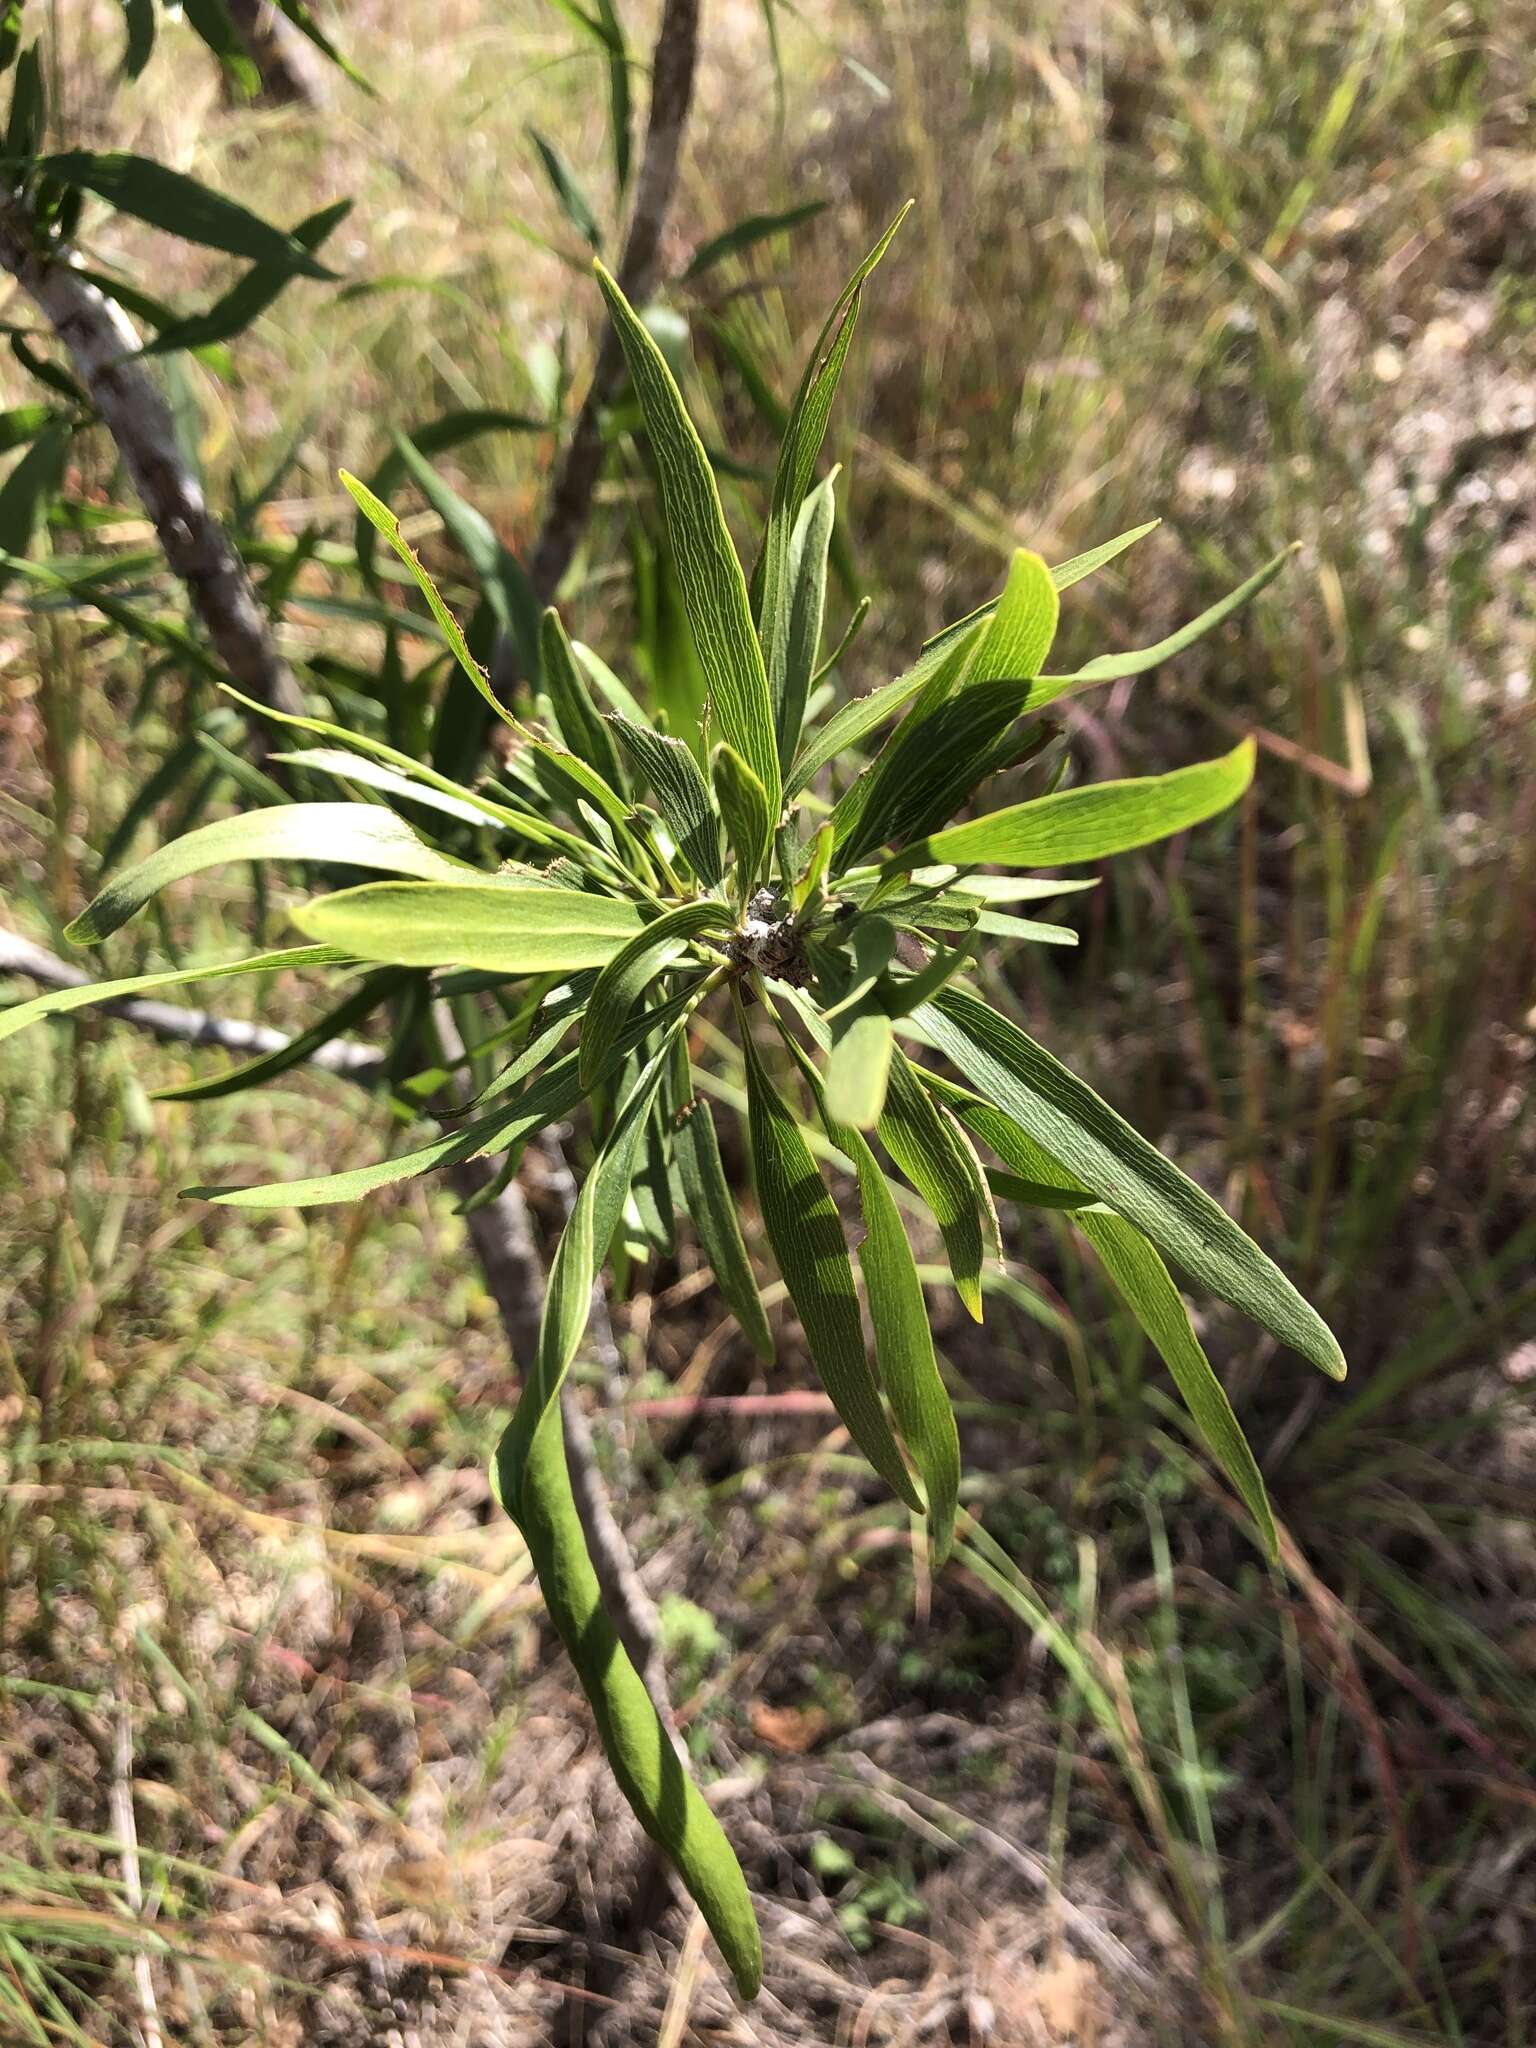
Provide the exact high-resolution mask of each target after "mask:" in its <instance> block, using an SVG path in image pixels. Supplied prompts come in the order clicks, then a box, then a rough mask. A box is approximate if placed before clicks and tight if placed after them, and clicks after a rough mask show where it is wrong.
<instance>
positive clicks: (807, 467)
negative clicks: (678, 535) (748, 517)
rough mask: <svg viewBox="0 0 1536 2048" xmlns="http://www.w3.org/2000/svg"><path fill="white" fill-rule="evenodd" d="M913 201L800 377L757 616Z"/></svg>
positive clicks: (758, 584)
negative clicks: (865, 303)
mask: <svg viewBox="0 0 1536 2048" xmlns="http://www.w3.org/2000/svg"><path fill="white" fill-rule="evenodd" d="M911 206H912V201H911V200H910V199H909V200H908V201H907V204H906V205H905V206H904V207H903V208H902V209H901V211H900V213H898V214H897V216H896V218H895V219H894V220H893V221H892V222H891V224H890V226H889V227H888V228H887V229H886V231H885V233H884V234H883V235H882V236H881V237H880V239H879V241H878V242H876V244H875V246H874V248H873V249H871V250H870V252H869V254H868V255H867V256H866V257H865V258H864V261H863V262H862V263H861V264H860V265H859V267H858V269H857V270H855V271H854V273H853V275H852V277H850V278H849V280H848V282H847V284H845V285H844V286H843V289H842V291H841V292H840V293H839V295H838V299H837V303H836V304H835V305H834V306H833V308H832V311H831V312H830V313H829V314H828V315H827V319H826V324H825V325H824V326H823V328H822V330H821V333H820V334H819V335H818V336H817V338H816V346H815V348H814V349H812V351H811V357H810V361H809V362H808V363H807V364H806V366H805V370H804V372H803V374H802V376H801V378H800V386H799V389H798V390H797V391H796V393H795V397H794V402H793V404H792V405H791V406H790V409H789V421H788V424H787V425H786V427H785V429H784V437H783V440H782V441H781V443H780V445H779V459H778V464H777V467H776V468H775V471H774V477H773V495H772V498H771V500H770V503H769V507H768V524H767V526H766V528H765V529H764V533H763V548H762V553H761V554H760V555H759V557H758V560H757V566H756V567H755V568H754V570H753V572H752V609H753V616H754V617H756V618H757V619H759V620H763V621H767V620H770V619H772V618H774V617H775V616H776V614H777V612H778V610H779V607H780V605H781V604H782V603H783V601H784V598H783V593H784V586H785V584H786V582H787V580H788V568H789V544H790V537H791V535H792V534H793V532H794V529H795V521H796V519H797V518H798V517H799V514H800V504H801V500H802V499H803V498H804V497H805V494H806V492H807V491H808V490H809V489H810V487H811V479H812V477H813V476H814V475H815V474H816V459H817V457H818V455H819V454H820V453H821V444H822V441H823V439H824V437H825V435H826V431H827V420H828V418H829V417H830V415H831V411H832V400H833V399H834V397H835V396H836V395H837V386H838V382H839V379H840V378H841V377H842V374H843V364H844V363H845V362H846V361H847V359H848V350H849V348H850V347H851V346H852V343H853V332H854V329H855V327H856V326H857V325H858V319H859V298H860V293H861V291H862V289H863V286H864V281H865V279H866V278H867V277H868V276H869V274H870V272H871V271H872V270H873V269H874V267H875V265H876V264H877V263H878V262H879V261H880V259H881V257H882V256H883V255H884V254H885V252H886V250H887V249H888V248H889V246H890V242H891V237H892V236H893V235H894V234H895V232H896V230H897V229H898V228H899V227H900V226H901V224H902V222H903V221H904V220H905V219H906V217H907V214H908V212H909V211H910V210H911ZM753 765H754V766H756V763H755V762H754V764H753Z"/></svg>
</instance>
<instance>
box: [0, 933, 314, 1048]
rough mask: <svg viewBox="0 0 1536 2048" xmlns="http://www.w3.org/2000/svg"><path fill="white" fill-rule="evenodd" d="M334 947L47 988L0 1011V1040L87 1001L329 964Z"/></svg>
mask: <svg viewBox="0 0 1536 2048" xmlns="http://www.w3.org/2000/svg"><path fill="white" fill-rule="evenodd" d="M346 957H347V956H346V955H345V954H344V953H338V952H337V951H336V949H335V947H334V946H283V947H280V948H279V949H278V950H277V951H276V952H272V953H255V954H253V955H252V956H251V957H250V958H249V959H248V960H226V961H224V962H222V963H221V964H219V965H217V966H214V967H172V968H167V969H165V970H163V971H161V972H158V973H155V974H130V975H128V976H127V977H126V979H124V980H121V981H91V982H87V983H86V984H85V986H84V987H83V988H56V989H50V990H49V992H48V994H47V995H45V996H34V997H33V998H32V1000H31V1001H30V1002H27V1003H17V1004H15V1005H13V1007H11V1008H10V1009H6V1010H0V1039H6V1038H14V1037H15V1035H16V1033H17V1032H18V1031H25V1030H26V1028H27V1026H28V1025H29V1024H36V1023H39V1022H40V1021H41V1020H42V1019H43V1018H44V1017H62V1016H63V1015H64V1014H65V1013H66V1012H67V1011H69V1010H82V1009H87V1008H89V1007H90V1006H91V1005H92V1004H93V1003H116V1002H122V1001H125V1000H126V999H128V998H130V997H132V996H145V995H150V994H152V993H153V992H154V991H155V990H156V989H162V988H179V987H181V986H182V985H183V984H184V983H186V982H189V981H223V980H226V979H227V978H228V977H229V976H230V975H234V974H276V973H278V972H279V971H280V970H281V969H283V968H287V967H333V966H335V965H336V964H337V963H338V962H339V961H343V960H345V959H346Z"/></svg>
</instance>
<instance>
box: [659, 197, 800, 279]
mask: <svg viewBox="0 0 1536 2048" xmlns="http://www.w3.org/2000/svg"><path fill="white" fill-rule="evenodd" d="M826 207H827V202H826V200H825V199H807V200H804V201H803V202H802V203H801V204H800V205H799V206H789V207H786V208H785V209H784V211H783V212H782V213H749V214H747V215H746V216H745V217H744V218H743V219H741V220H738V221H733V222H732V224H731V225H730V227H728V228H726V229H725V230H724V232H723V233H721V234H718V235H712V236H711V237H710V239H709V240H708V241H707V242H701V243H700V244H699V246H698V248H697V249H695V251H694V252H693V260H692V261H691V262H690V263H689V265H688V268H687V269H686V270H685V271H684V272H683V281H684V283H685V284H691V283H692V282H693V280H694V279H695V278H696V277H702V276H703V275H704V273H705V271H706V270H713V269H714V267H715V265H716V264H717V263H720V262H723V261H724V259H725V258H726V257H727V256H739V255H740V254H741V253H742V251H743V250H744V249H751V248H753V247H755V246H756V244H757V243H759V242H765V241H767V239H768V238H769V236H770V235H780V234H783V233H785V231H786V230H787V229H789V228H797V227H799V226H800V224H801V222H802V221H807V220H814V219H815V217H816V215H817V214H818V213H824V212H825V211H826Z"/></svg>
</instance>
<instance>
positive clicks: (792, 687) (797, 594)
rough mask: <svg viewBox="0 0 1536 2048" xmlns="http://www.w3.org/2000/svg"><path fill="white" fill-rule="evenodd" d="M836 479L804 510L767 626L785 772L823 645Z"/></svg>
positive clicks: (816, 492)
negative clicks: (780, 598)
mask: <svg viewBox="0 0 1536 2048" xmlns="http://www.w3.org/2000/svg"><path fill="white" fill-rule="evenodd" d="M835 481H836V480H835V478H834V477H830V476H829V477H828V478H827V480H826V482H825V483H823V484H821V485H819V486H818V487H817V489H816V490H814V491H812V493H811V495H810V496H809V497H808V498H807V499H806V501H805V503H804V504H803V505H802V506H801V508H800V516H799V518H798V519H797V520H796V521H795V526H794V531H793V533H792V534H791V536H790V544H789V560H788V564H787V573H786V576H785V588H784V598H783V602H782V604H781V606H780V610H779V613H778V614H776V616H775V619H774V620H766V619H765V620H764V622H763V624H764V632H765V646H766V655H767V662H768V688H769V691H770V693H771V695H772V697H773V702H774V707H775V716H776V717H777V720H778V731H779V764H780V766H781V767H782V768H783V769H784V770H785V772H786V773H787V772H788V769H789V764H790V762H791V761H792V760H793V759H794V753H795V749H796V747H798V746H799V744H800V727H801V725H802V724H803V723H804V720H805V704H806V699H807V698H808V697H809V695H810V692H811V678H812V676H813V675H814V674H815V672H816V655H817V651H818V649H819V648H820V646H821V627H822V619H823V616H824V614H825V611H826V603H827V550H828V548H829V547H830V546H831V544H832V524H833V520H834V518H835V517H836V512H837V500H836V498H835V496H834V486H835Z"/></svg>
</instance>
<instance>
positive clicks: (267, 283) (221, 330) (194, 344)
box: [143, 199, 352, 356]
mask: <svg viewBox="0 0 1536 2048" xmlns="http://www.w3.org/2000/svg"><path fill="white" fill-rule="evenodd" d="M351 211H352V201H351V200H350V199H340V200H338V201H337V202H336V204H335V205H334V206H327V207H323V208H322V209H321V211H320V212H319V213H312V214H311V215H310V216H309V218H308V219H307V220H301V221H300V222H299V224H298V226H297V227H296V228H295V229H294V231H293V239H294V241H296V242H299V243H301V244H302V245H303V247H304V248H306V249H318V248H319V247H320V246H321V244H322V243H323V242H324V241H325V239H326V237H327V236H328V235H329V234H330V233H331V232H332V230H333V229H335V228H337V227H339V226H340V225H341V223H342V221H344V220H345V219H346V217H347V215H348V214H349V213H350V212H351ZM293 276H294V272H293V267H292V265H291V264H265V263H258V264H257V265H256V267H255V268H254V269H253V270H249V271H247V272H246V274H245V276H244V277H242V278H241V280H240V282H239V283H238V284H237V285H234V286H232V287H231V289H230V290H229V291H227V292H225V294H224V296H223V297H222V298H221V299H217V300H215V301H214V303H213V304H212V305H211V306H210V307H209V308H208V310H207V312H206V313H198V314H194V315H193V316H192V317H191V318H190V319H186V320H175V321H172V322H171V324H170V325H169V326H165V327H162V328H161V329H160V331H159V333H158V334H156V336H155V338H154V340H153V341H151V342H148V343H146V345H145V347H144V349H143V353H144V354H145V355H146V356H162V355H169V354H170V353H171V352H172V351H174V350H176V349H188V350H191V349H199V348H208V347H210V346H212V344H214V343H215V342H220V341H229V340H231V339H232V338H233V337H234V336H235V335H237V334H243V333H244V332H245V330H246V329H247V328H248V327H250V326H251V325H252V324H253V323H254V322H255V321H256V320H258V319H260V317H261V315H262V314H263V313H264V312H265V311H266V310H267V308H268V306H270V305H272V304H273V302H274V301H275V300H276V299H278V298H279V297H280V296H281V294H282V293H283V291H284V290H285V289H286V288H287V286H288V285H289V284H291V283H292V281H293Z"/></svg>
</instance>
